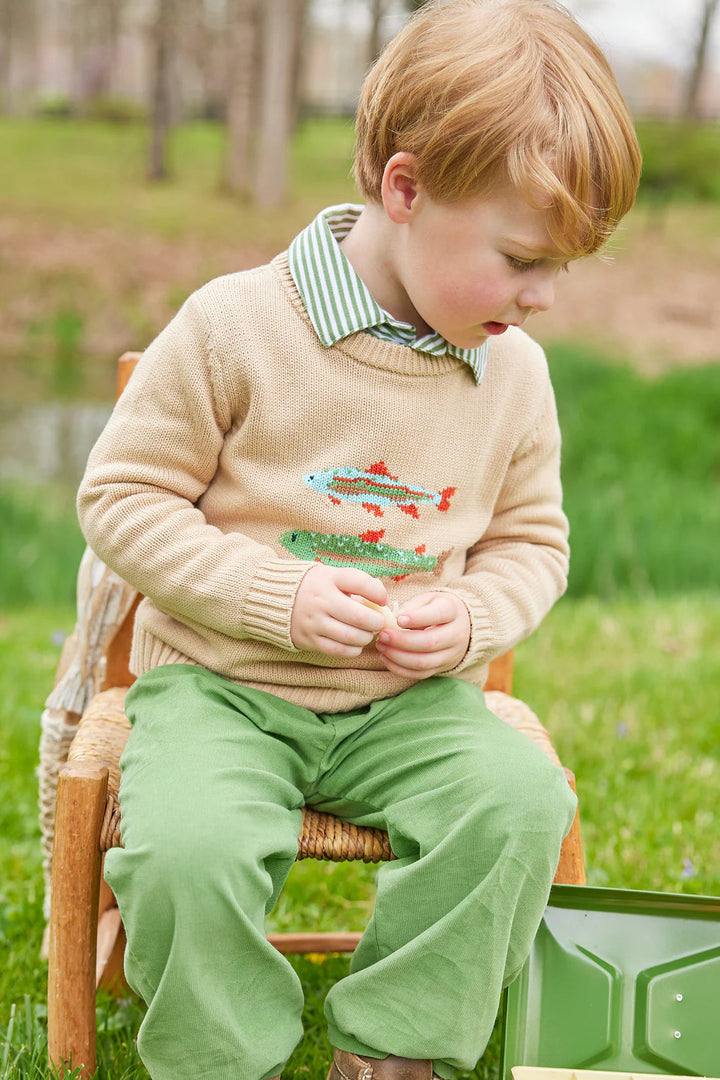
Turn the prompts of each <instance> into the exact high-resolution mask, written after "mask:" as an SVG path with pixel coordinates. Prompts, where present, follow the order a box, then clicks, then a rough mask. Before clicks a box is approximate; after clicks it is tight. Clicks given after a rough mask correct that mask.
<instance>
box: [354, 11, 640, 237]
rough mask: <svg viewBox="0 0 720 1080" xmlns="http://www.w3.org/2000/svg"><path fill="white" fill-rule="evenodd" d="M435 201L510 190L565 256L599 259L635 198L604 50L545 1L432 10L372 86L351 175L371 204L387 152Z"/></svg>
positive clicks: (629, 129)
mask: <svg viewBox="0 0 720 1080" xmlns="http://www.w3.org/2000/svg"><path fill="white" fill-rule="evenodd" d="M398 151H406V152H409V153H412V154H414V155H415V156H416V157H417V163H418V174H417V175H418V180H419V181H420V182H421V183H422V184H423V186H424V187H425V189H426V190H427V192H428V194H429V195H430V196H431V198H434V199H436V200H438V201H441V202H442V201H444V202H451V201H455V200H459V199H461V198H463V197H464V196H469V195H482V194H488V193H489V192H490V191H491V190H492V188H493V186H494V185H495V184H497V183H498V182H501V181H508V180H509V181H510V183H511V184H512V185H513V186H514V187H515V188H517V189H518V190H519V191H520V192H522V194H523V195H524V196H525V197H526V198H527V199H528V200H529V201H530V202H531V203H532V204H533V205H537V206H538V207H546V206H547V207H548V208H549V215H550V231H551V233H552V236H553V239H554V241H555V243H556V244H557V245H558V247H559V248H560V250H561V251H562V252H563V253H564V254H568V255H571V254H572V255H581V254H589V253H590V252H593V251H597V250H598V248H600V247H601V246H602V244H603V243H604V241H605V240H606V239H607V238H608V236H609V235H610V234H611V232H612V231H613V229H614V228H615V226H616V225H617V223H618V221H619V220H620V218H621V217H623V215H624V214H626V213H627V211H628V210H629V209H630V207H631V206H632V205H633V202H634V200H635V192H636V190H637V185H638V180H639V177H640V164H641V157H640V148H639V146H638V142H637V138H636V136H635V132H634V130H633V125H632V120H631V118H630V114H629V112H628V109H627V106H626V104H625V102H624V100H623V98H622V95H621V93H620V91H619V89H618V86H617V83H616V82H615V77H614V75H613V73H612V71H611V69H610V66H609V64H608V62H607V60H606V59H605V57H604V56H603V54H602V52H601V51H600V49H599V48H598V47H597V45H595V43H594V42H593V41H592V39H591V38H589V37H588V35H587V34H586V33H585V31H584V30H582V29H581V27H580V26H579V25H578V23H577V22H576V21H575V19H574V18H573V17H572V15H570V13H569V12H568V11H567V10H566V9H565V8H564V7H562V6H561V5H560V4H557V3H555V2H554V0H430V3H428V4H426V5H425V6H423V7H422V8H421V9H420V10H419V11H418V12H417V14H416V15H415V16H413V18H412V19H410V20H409V22H408V24H407V25H406V27H405V28H404V29H403V30H402V31H401V32H400V34H398V36H397V37H396V38H395V39H394V40H393V41H392V42H391V43H390V44H389V45H388V47H387V48H386V49H385V51H384V52H383V53H382V55H381V56H380V58H379V60H378V61H377V63H376V64H375V66H374V67H373V68H372V69H371V71H370V73H369V74H368V76H367V78H366V80H365V83H364V85H363V88H362V92H361V96H360V103H359V106H358V114H357V143H356V155H355V177H356V180H357V183H358V186H359V187H360V190H361V191H362V193H363V195H364V196H365V198H366V199H368V200H370V201H372V202H380V201H381V187H382V177H383V172H384V169H385V165H386V163H387V162H388V160H389V159H390V158H391V157H392V156H393V154H395V153H397V152H398Z"/></svg>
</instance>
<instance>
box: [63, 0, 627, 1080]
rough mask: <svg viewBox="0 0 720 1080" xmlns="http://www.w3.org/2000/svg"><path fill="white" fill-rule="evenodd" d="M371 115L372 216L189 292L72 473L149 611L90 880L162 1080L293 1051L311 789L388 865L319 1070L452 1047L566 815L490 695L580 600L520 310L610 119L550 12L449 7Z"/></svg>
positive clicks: (107, 549)
mask: <svg viewBox="0 0 720 1080" xmlns="http://www.w3.org/2000/svg"><path fill="white" fill-rule="evenodd" d="M357 130H358V142H357V156H356V177H357V180H358V183H359V186H360V189H361V191H362V193H363V195H364V197H365V199H366V202H365V205H364V206H363V207H350V206H345V207H339V208H333V209H331V210H328V211H326V212H325V213H324V214H321V215H320V216H319V217H318V218H317V219H316V221H315V222H313V223H312V224H311V225H310V226H309V228H307V229H306V230H305V231H304V232H303V233H301V234H300V236H299V237H297V239H296V240H295V241H294V242H293V243H292V245H291V247H290V249H289V252H286V253H284V254H282V255H279V256H277V257H276V258H275V259H274V260H273V261H272V263H271V264H270V265H268V266H263V267H260V268H258V269H255V270H252V271H249V272H246V273H239V274H231V275H228V276H226V277H223V278H220V279H218V280H216V281H213V282H210V283H209V284H208V285H206V286H205V287H204V288H202V289H200V290H199V291H198V292H197V293H196V294H194V295H193V296H191V297H190V299H189V300H188V301H187V302H186V304H185V305H184V307H183V308H182V310H181V311H180V312H179V314H178V315H177V316H176V317H175V318H174V319H173V321H172V322H171V323H170V325H169V326H168V327H167V328H166V329H165V330H164V331H163V332H162V333H161V334H160V336H159V337H158V338H157V339H156V340H155V341H154V342H153V343H152V345H151V346H150V347H149V348H148V350H147V352H146V353H145V356H144V358H143V359H142V361H141V362H140V364H139V366H138V369H137V371H136V372H135V374H134V375H133V378H132V380H131V382H130V385H129V386H128V388H127V390H126V391H125V393H124V394H123V396H122V399H121V400H120V402H119V403H118V405H117V407H116V410H115V412H114V414H113V416H112V418H111V420H110V422H109V424H108V426H107V428H106V430H105V432H104V433H103V435H102V436H101V438H100V440H99V441H98V443H97V445H96V447H95V449H94V450H93V452H92V455H91V457H90V461H89V464H88V469H87V473H86V475H85V478H84V480H83V483H82V486H81V489H80V494H79V510H80V518H81V522H82V526H83V530H84V532H85V534H86V536H87V538H88V541H89V543H90V544H91V545H92V547H93V548H94V549H95V550H96V551H97V552H98V554H99V555H100V557H101V558H102V559H104V560H105V561H106V562H107V563H108V564H109V565H110V566H111V567H112V568H113V569H114V570H116V571H117V572H118V573H119V574H120V575H121V576H122V577H123V578H125V579H126V580H127V581H128V582H130V583H131V584H132V585H133V586H135V587H136V588H137V589H139V590H140V591H141V592H142V593H144V594H145V596H146V597H147V599H145V600H144V601H143V603H142V605H141V607H140V609H139V611H138V615H137V622H136V632H135V640H134V646H133V656H132V668H133V670H134V672H135V673H136V674H137V675H138V676H139V677H138V680H137V682H136V683H135V684H134V686H133V687H132V689H131V690H130V692H129V694H128V697H127V709H128V715H129V717H130V719H131V721H132V723H133V730H132V733H131V735H130V739H129V742H128V746H127V749H126V752H125V754H124V757H123V762H122V766H123V779H122V788H121V804H122V814H123V842H124V847H123V849H115V850H113V851H110V852H109V853H108V855H107V861H106V875H107V878H108V881H109V882H110V884H111V886H112V888H113V890H114V892H115V894H116V896H117V898H118V901H119V905H120V910H121V912H122V916H123V919H124V923H125V927H126V930H127V935H128V947H127V953H126V971H127V976H128V980H129V982H130V984H131V986H133V987H134V988H135V989H136V990H137V991H138V992H139V993H140V994H141V995H142V996H143V997H144V999H145V1000H146V1002H147V1003H148V1010H147V1015H146V1018H145V1020H144V1022H143V1025H142V1028H141V1032H140V1037H139V1048H140V1053H141V1055H142V1057H143V1059H144V1061H145V1063H146V1065H147V1067H148V1070H149V1072H150V1074H151V1075H152V1077H153V1078H154V1080H182V1078H184V1077H187V1078H190V1077H192V1078H193V1080H197V1078H199V1077H212V1078H213V1080H231V1078H232V1080H265V1078H268V1077H273V1076H277V1075H278V1074H279V1073H280V1072H281V1070H282V1068H283V1066H284V1064H285V1062H286V1061H287V1059H288V1057H289V1056H290V1054H291V1052H292V1050H293V1048H294V1046H295V1045H296V1043H297V1042H298V1040H299V1038H300V1036H301V1027H300V1015H301V1007H302V992H301V987H300V985H299V982H298V979H297V977H296V975H295V973H294V971H293V969H292V967H290V965H289V964H288V963H287V961H286V960H285V959H284V958H283V957H282V956H281V955H280V954H279V953H277V952H276V951H275V950H274V949H273V948H272V947H271V946H270V945H269V944H268V942H267V940H266V938H265V933H264V916H265V914H266V913H267V912H268V911H269V910H270V909H271V908H272V906H273V904H274V902H275V900H276V898H277V896H278V893H279V892H280V890H281V888H282V886H283V883H284V881H285V879H286V876H287V874H288V872H289V870H290V868H291V866H292V863H293V861H294V858H295V855H296V850H297V837H298V834H299V830H300V823H301V808H302V806H303V804H305V803H307V804H310V805H313V806H316V807H318V808H321V809H323V810H328V811H331V812H333V813H337V814H339V815H341V816H342V817H343V818H345V819H346V820H349V821H352V822H356V823H358V824H363V825H372V826H379V827H382V828H384V829H387V831H388V833H389V836H390V841H391V844H392V847H393V850H394V852H395V853H396V855H397V860H396V861H394V862H391V863H387V864H385V865H384V866H383V867H382V869H381V870H380V872H379V874H378V887H377V902H376V905H375V910H374V913H373V916H372V919H371V920H370V924H369V926H368V928H367V930H366V932H365V934H364V935H363V938H362V941H361V943H360V946H359V948H358V949H357V951H356V953H355V955H354V957H353V961H352V967H351V973H350V974H349V976H348V977H347V978H345V979H342V980H341V981H340V982H339V983H338V984H337V985H336V986H334V987H333V989H332V990H331V991H330V994H329V996H328V999H327V1003H326V1015H327V1021H328V1025H329V1034H330V1040H331V1042H332V1045H333V1046H334V1047H335V1048H336V1050H335V1058H334V1063H333V1065H332V1068H331V1073H330V1076H331V1077H332V1080H340V1078H342V1080H371V1078H372V1077H375V1078H376V1080H389V1078H391V1077H402V1078H403V1080H416V1078H417V1080H420V1078H424V1080H430V1078H431V1076H432V1075H433V1073H434V1074H436V1075H438V1076H440V1077H443V1078H445V1080H449V1078H451V1077H453V1076H454V1075H455V1070H456V1069H458V1068H459V1069H471V1068H473V1067H474V1065H475V1063H476V1061H477V1059H478V1057H479V1056H480V1054H481V1053H482V1051H483V1049H484V1046H485V1044H486V1041H487V1038H488V1035H489V1033H490V1031H491V1029H492V1025H493V1022H494V1019H495V1016H496V1012H497V1008H498V1001H499V997H500V993H501V990H502V987H503V985H504V984H507V983H508V982H509V981H510V980H512V979H513V978H514V977H515V976H516V974H517V973H518V971H519V970H520V968H521V966H522V964H523V962H524V960H525V958H526V956H527V954H528V951H529V948H530V945H531V942H532V939H533V936H534V934H535V932H536V930H537V926H538V924H539V920H540V918H541V916H542V912H543V909H544V906H545V904H546V901H547V896H548V891H549V888H550V884H551V881H552V878H553V875H554V871H555V868H556V864H557V860H558V854H559V850H560V844H561V841H562V838H563V836H564V835H565V833H566V832H567V830H568V829H569V827H570V824H571V820H572V817H573V813H574V808H575V807H574V799H573V796H572V793H571V792H570V789H569V788H568V785H567V784H566V782H565V779H564V776H563V773H562V771H561V770H559V769H557V768H555V767H554V766H552V765H551V764H550V763H549V762H548V760H547V759H546V758H545V756H544V755H543V754H542V753H541V752H540V751H539V750H538V749H537V748H536V747H535V746H534V745H533V744H532V743H531V742H530V741H529V740H528V739H526V738H525V737H524V736H523V735H521V734H518V733H517V732H515V731H514V730H513V729H512V728H510V727H509V726H508V725H506V724H504V723H502V722H501V721H499V720H498V719H497V718H496V717H494V716H493V715H492V714H491V713H490V712H489V711H488V710H487V708H486V706H485V704H484V699H483V694H482V691H481V687H482V686H483V683H484V680H485V675H486V670H487V665H488V662H489V660H490V659H491V658H492V657H494V656H496V655H498V654H500V653H502V652H503V651H505V650H507V649H508V648H509V647H511V646H512V645H514V644H515V643H516V642H518V641H520V640H521V639H522V638H524V637H525V636H527V635H528V634H529V633H530V632H531V631H532V630H534V629H535V627H536V626H537V625H538V623H539V622H540V620H541V619H542V618H543V616H544V615H545V614H546V612H547V611H548V610H549V608H550V607H551V606H552V604H553V603H554V602H555V601H556V600H557V598H558V597H559V596H560V595H561V593H562V592H563V590H564V588H565V581H566V572H567V560H568V548H567V523H566V520H565V517H564V515H563V512H562V509H561V492H560V479H559V452H560V435H559V431H558V425H557V418H556V412H555V404H554V399H553V393H552V388H551V385H550V380H549V377H548V371H547V365H546V362H545V359H544V356H543V353H542V351H541V349H540V348H539V347H538V346H537V345H535V344H534V343H533V342H532V341H531V340H530V338H528V337H527V336H526V335H525V334H524V332H523V331H522V330H521V329H520V327H521V325H522V324H523V323H524V322H525V320H526V319H527V318H528V316H529V315H531V314H532V313H533V312H536V311H543V310H545V309H547V308H548V307H550V305H551V304H552V302H553V299H554V289H555V283H556V278H557V277H558V275H559V274H560V272H561V271H562V270H563V269H565V267H566V266H567V264H568V263H569V262H571V261H572V260H573V259H576V258H578V257H580V256H582V255H585V254H589V253H591V252H594V251H596V250H597V249H598V248H599V247H600V246H601V244H602V243H603V241H604V240H605V239H606V238H607V237H608V236H609V234H610V233H611V232H612V230H613V228H614V227H615V226H616V224H617V222H618V221H619V220H620V218H621V217H622V216H623V215H624V214H625V213H626V212H627V210H628V209H629V208H630V206H631V205H632V202H633V198H634V194H635V190H636V186H637V181H638V174H639V165H640V158H639V152H638V147H637V143H636V140H635V137H634V134H633V131H632V126H631V122H630V119H629V116H628V113H627V110H626V108H625V105H624V103H623V101H622V99H621V97H620V94H619V91H618V89H617V87H616V85H615V81H614V79H613V77H612V75H611V73H610V70H609V68H608V66H607V63H606V61H605V60H604V58H603V56H602V55H601V53H600V52H599V51H598V50H597V48H596V47H595V46H594V45H593V44H592V42H591V41H589V39H588V38H587V36H586V35H585V34H584V32H583V31H581V30H580V29H579V27H578V26H577V25H576V23H575V22H574V21H573V20H572V18H571V17H570V16H569V15H568V14H567V13H566V12H565V11H564V9H563V8H561V7H559V6H558V5H556V4H555V3H553V2H552V0H450V2H449V3H446V4H437V3H431V4H429V5H427V6H426V7H425V8H423V9H422V10H421V11H420V12H419V14H418V15H417V17H415V18H414V19H413V20H412V21H411V22H410V24H409V25H408V26H407V28H406V29H405V30H404V31H403V32H402V33H401V34H400V35H399V37H398V38H397V39H396V40H395V41H394V42H393V43H392V44H391V45H390V47H389V48H388V49H387V50H386V52H385V53H384V54H383V56H382V57H381V59H380V60H379V62H378V64H377V65H376V66H375V68H374V69H373V71H372V72H371V73H370V75H369V76H368V79H367V81H366V83H365V86H364V89H363V93H362V98H361V101H360V106H359V114H358V124H357ZM363 600H367V601H371V602H373V603H374V604H376V605H381V606H382V605H386V604H389V605H391V606H396V609H397V611H398V619H397V621H398V623H399V628H397V629H396V628H392V629H383V615H382V614H381V613H380V612H378V611H377V610H375V609H374V608H372V607H368V606H367V605H366V604H365V603H363ZM378 634H379V636H377V637H376V635H378Z"/></svg>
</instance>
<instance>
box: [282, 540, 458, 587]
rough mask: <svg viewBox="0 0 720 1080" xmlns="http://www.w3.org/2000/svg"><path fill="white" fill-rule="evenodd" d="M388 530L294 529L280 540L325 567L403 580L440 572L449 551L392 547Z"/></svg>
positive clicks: (297, 553)
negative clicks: (385, 540) (337, 531)
mask: <svg viewBox="0 0 720 1080" xmlns="http://www.w3.org/2000/svg"><path fill="white" fill-rule="evenodd" d="M384 535H385V532H384V530H383V529H380V530H377V531H376V530H369V531H368V532H365V533H363V534H362V535H361V536H337V535H334V534H332V533H316V532H309V531H307V530H305V529H295V530H292V531H291V532H286V533H283V535H282V536H281V537H280V543H281V544H282V546H283V547H284V548H287V550H288V551H290V552H291V553H292V554H293V555H295V556H297V558H298V559H314V560H315V562H321V563H324V564H325V565H326V566H336V567H344V566H352V567H355V569H357V570H364V571H365V572H366V573H367V574H372V576H373V577H377V578H393V579H394V580H395V581H400V580H401V579H402V578H404V577H407V576H408V574H417V573H422V572H426V573H432V574H439V573H440V571H441V570H442V566H443V563H444V562H445V560H446V559H447V557H448V555H449V554H450V551H443V552H442V553H441V554H440V555H426V554H425V545H424V544H421V545H420V547H417V548H415V549H414V550H410V549H406V548H396V547H391V545H390V544H383V543H381V540H382V538H383V536H384Z"/></svg>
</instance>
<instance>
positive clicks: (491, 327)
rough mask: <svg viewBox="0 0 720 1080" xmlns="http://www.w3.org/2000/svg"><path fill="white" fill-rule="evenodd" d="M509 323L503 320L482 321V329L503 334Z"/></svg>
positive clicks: (486, 331) (487, 332) (490, 332)
mask: <svg viewBox="0 0 720 1080" xmlns="http://www.w3.org/2000/svg"><path fill="white" fill-rule="evenodd" d="M509 325H510V324H509V323H505V322H486V323H483V330H484V331H485V333H486V334H504V333H505V331H506V330H507V328H508V326H509Z"/></svg>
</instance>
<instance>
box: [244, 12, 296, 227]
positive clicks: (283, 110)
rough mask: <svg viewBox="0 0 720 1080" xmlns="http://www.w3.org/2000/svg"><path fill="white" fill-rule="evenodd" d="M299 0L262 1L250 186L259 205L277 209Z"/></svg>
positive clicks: (283, 183)
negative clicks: (254, 154) (254, 161)
mask: <svg viewBox="0 0 720 1080" xmlns="http://www.w3.org/2000/svg"><path fill="white" fill-rule="evenodd" d="M298 2H301V0H263V4H262V49H263V63H262V76H261V84H260V142H259V147H258V160H257V167H256V171H255V183H254V185H253V195H254V201H255V202H256V203H257V204H258V205H259V206H278V205H279V204H280V203H281V202H282V201H283V199H284V198H285V195H286V191H287V171H288V165H287V150H288V137H289V132H290V130H291V127H292V113H293V110H292V108H291V103H292V97H293V94H292V85H293V70H294V55H295V51H296V49H297V47H298V38H297V36H296V34H294V33H293V27H294V26H297V22H296V16H297V4H298Z"/></svg>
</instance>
